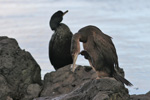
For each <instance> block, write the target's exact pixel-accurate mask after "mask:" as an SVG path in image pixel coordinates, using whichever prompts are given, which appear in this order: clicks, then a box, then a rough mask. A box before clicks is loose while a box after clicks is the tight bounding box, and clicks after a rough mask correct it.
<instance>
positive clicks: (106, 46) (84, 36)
mask: <svg viewBox="0 0 150 100" xmlns="http://www.w3.org/2000/svg"><path fill="white" fill-rule="evenodd" d="M79 42H82V43H83V48H84V51H81V52H80V43H79ZM71 54H72V58H73V66H72V71H73V72H74V71H75V68H76V66H75V62H76V59H77V56H78V55H79V54H81V55H83V56H84V57H85V59H88V61H89V63H90V65H91V66H92V68H93V69H94V70H95V71H96V73H97V76H98V77H97V79H99V78H102V77H114V78H115V79H116V80H118V81H120V82H122V83H124V84H126V85H128V86H131V85H132V84H131V83H130V82H129V81H128V80H126V79H125V78H123V77H122V76H120V75H119V74H118V73H117V71H116V70H117V69H119V64H118V56H117V53H116V49H115V46H114V44H113V42H112V40H111V37H110V36H108V35H106V34H104V33H103V32H102V31H101V30H100V29H99V28H97V27H95V26H86V27H84V28H82V29H80V30H79V31H78V32H77V33H76V34H75V35H74V36H73V37H72V43H71Z"/></svg>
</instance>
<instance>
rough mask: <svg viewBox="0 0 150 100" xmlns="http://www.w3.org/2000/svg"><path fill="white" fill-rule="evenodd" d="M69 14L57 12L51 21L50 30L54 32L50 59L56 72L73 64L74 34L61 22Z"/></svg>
mask: <svg viewBox="0 0 150 100" xmlns="http://www.w3.org/2000/svg"><path fill="white" fill-rule="evenodd" d="M67 12H68V10H67V11H65V12H62V11H57V12H56V13H54V14H53V15H52V17H51V19H50V23H49V25H50V28H51V29H52V30H53V31H54V33H53V35H52V37H51V40H50V42H49V58H50V62H51V64H52V65H53V66H54V68H55V70H57V69H59V68H61V67H64V66H65V65H68V64H72V62H73V61H72V57H71V53H70V47H71V38H72V35H73V34H72V32H71V31H70V29H69V27H68V26H67V25H65V24H63V23H61V21H62V20H63V16H64V15H65V14H66V13H67Z"/></svg>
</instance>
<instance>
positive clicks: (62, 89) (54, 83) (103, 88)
mask: <svg viewBox="0 0 150 100" xmlns="http://www.w3.org/2000/svg"><path fill="white" fill-rule="evenodd" d="M119 73H121V74H122V75H124V72H123V70H122V69H120V72H119ZM72 91H73V92H72ZM40 96H41V98H36V99H34V100H115V98H117V100H128V99H129V95H128V90H127V89H126V88H125V87H124V85H123V84H122V83H120V82H118V81H116V80H115V79H113V78H104V79H100V80H96V73H95V72H94V70H92V68H91V67H89V66H78V67H77V68H76V71H75V72H74V73H73V72H72V71H71V69H70V65H68V66H65V67H63V68H60V69H58V70H57V71H54V72H50V73H47V74H46V75H45V77H44V86H43V90H42V92H41V95H40ZM100 98H101V99H100Z"/></svg>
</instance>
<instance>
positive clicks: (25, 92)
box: [0, 37, 150, 100]
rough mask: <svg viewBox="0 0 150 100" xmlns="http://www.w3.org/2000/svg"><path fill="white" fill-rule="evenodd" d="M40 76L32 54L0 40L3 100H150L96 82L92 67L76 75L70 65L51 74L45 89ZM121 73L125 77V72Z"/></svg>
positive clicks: (109, 81) (0, 94) (107, 80)
mask: <svg viewBox="0 0 150 100" xmlns="http://www.w3.org/2000/svg"><path fill="white" fill-rule="evenodd" d="M40 72H41V69H40V67H39V65H38V64H37V63H36V61H35V60H34V58H33V57H32V56H31V54H30V53H29V52H27V51H25V50H22V49H20V47H19V46H18V43H17V41H16V40H15V39H12V38H8V37H0V100H33V98H35V99H34V100H150V92H148V93H147V94H145V95H132V96H129V94H128V90H127V89H126V88H125V87H124V85H123V84H122V83H120V82H118V81H116V80H115V79H113V78H103V79H99V80H96V79H95V78H96V73H95V72H94V71H93V70H92V68H91V67H88V66H78V67H77V69H76V71H75V73H73V72H71V70H70V65H68V66H65V67H63V68H61V69H58V70H57V71H53V72H50V73H47V74H46V75H45V77H44V81H43V84H42V86H41V75H40ZM119 73H121V74H122V75H123V76H124V72H123V70H122V69H120V70H119ZM37 97H39V98H37Z"/></svg>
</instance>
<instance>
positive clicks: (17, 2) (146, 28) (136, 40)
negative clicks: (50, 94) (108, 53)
mask: <svg viewBox="0 0 150 100" xmlns="http://www.w3.org/2000/svg"><path fill="white" fill-rule="evenodd" d="M57 10H62V11H66V10H69V12H68V13H67V14H66V15H65V16H64V20H63V23H65V24H67V25H68V26H69V27H70V29H71V31H72V32H73V33H76V32H77V31H78V30H79V29H80V28H82V27H84V26H87V25H95V26H97V27H99V28H100V29H101V30H102V31H103V32H104V33H105V34H108V35H110V36H111V37H113V42H114V44H115V46H116V49H117V53H118V57H119V64H120V67H122V68H123V69H124V71H125V77H126V78H127V79H128V80H129V81H130V82H132V83H133V84H134V86H133V87H127V88H128V89H129V93H130V94H142V93H146V92H148V91H150V0H0V36H8V37H12V38H15V39H16V40H17V41H18V42H19V46H20V47H21V48H22V49H25V50H26V51H29V52H30V53H31V54H32V56H33V57H34V58H35V60H36V61H37V63H38V64H39V65H40V67H41V69H42V72H41V73H42V77H44V74H45V73H47V72H51V71H54V69H53V67H52V65H51V64H50V62H49V58H48V44H49V40H50V38H51V36H52V34H53V31H51V29H50V27H49V20H50V17H51V15H52V14H53V13H55V12H56V11H57ZM81 46H82V45H81ZM77 64H80V65H89V63H88V61H86V60H85V59H84V58H83V57H81V56H79V57H78V60H77Z"/></svg>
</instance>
